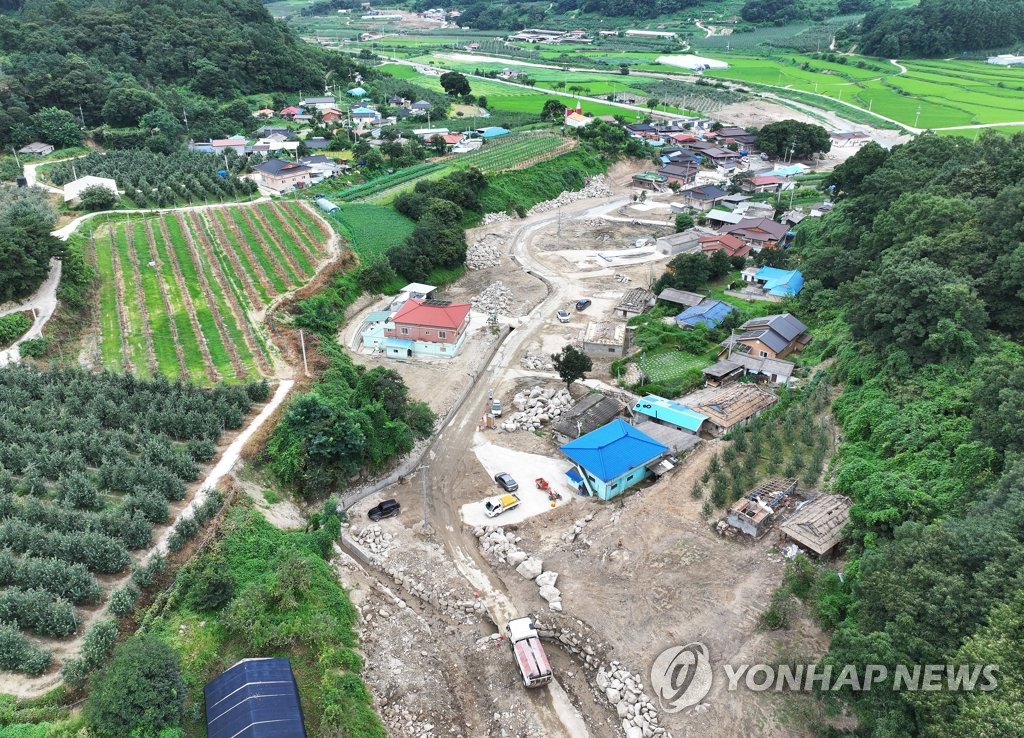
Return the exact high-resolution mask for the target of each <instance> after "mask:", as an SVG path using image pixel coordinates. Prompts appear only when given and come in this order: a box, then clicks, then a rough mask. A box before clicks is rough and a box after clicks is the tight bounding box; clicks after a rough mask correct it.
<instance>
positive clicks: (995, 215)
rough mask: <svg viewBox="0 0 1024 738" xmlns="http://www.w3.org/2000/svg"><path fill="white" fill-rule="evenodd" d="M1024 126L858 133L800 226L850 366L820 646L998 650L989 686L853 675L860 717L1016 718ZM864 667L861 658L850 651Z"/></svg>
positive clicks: (882, 731)
mask: <svg viewBox="0 0 1024 738" xmlns="http://www.w3.org/2000/svg"><path fill="white" fill-rule="evenodd" d="M1022 178H1024V136H1020V135H1018V136H1016V137H1014V138H1012V139H1009V138H1005V137H1001V136H998V135H985V136H982V137H981V138H980V139H979V140H978V141H977V142H970V141H964V140H955V139H952V138H940V137H935V136H924V137H919V138H918V139H916V140H914V141H913V142H911V143H909V144H906V145H904V146H899V147H896V148H894V149H893V150H892V151H891V152H886V151H885V150H883V149H881V148H879V147H877V146H875V145H874V144H869V145H868V146H866V147H864V148H863V149H862V150H861V151H860V153H858V154H857V155H856V156H855V157H853V158H852V159H850V160H849V161H848V162H846V163H845V164H843V165H841V166H839V167H837V169H836V170H835V173H834V175H833V178H832V179H833V181H832V184H834V185H835V187H836V190H837V192H838V197H839V202H838V204H837V206H836V208H835V209H834V211H833V212H832V213H831V214H830V215H828V216H826V217H825V218H823V219H821V220H820V221H817V222H815V223H812V224H809V225H807V226H805V227H803V228H802V229H801V230H800V232H799V236H798V240H799V246H798V253H799V255H800V258H801V268H802V269H803V271H804V274H805V275H808V276H810V277H811V279H810V280H809V282H808V283H807V285H806V288H805V290H804V292H803V294H802V295H801V300H802V303H803V304H802V308H803V309H805V310H806V311H807V312H808V314H809V315H813V316H815V318H816V320H817V322H818V324H820V325H826V324H830V325H831V326H832V329H831V330H830V333H831V334H832V339H831V343H830V346H829V352H831V353H833V354H835V355H836V356H837V359H838V360H837V362H836V366H835V372H836V378H837V379H839V380H840V381H842V382H844V383H845V390H844V392H843V394H842V395H841V396H840V397H839V398H838V399H837V400H836V401H835V403H834V407H833V410H834V413H835V416H836V418H837V419H838V421H839V422H840V424H841V426H842V434H843V436H844V438H843V446H842V450H841V453H840V457H839V459H838V462H839V463H838V467H837V472H838V473H837V477H836V484H835V488H836V489H835V491H837V492H841V493H844V494H847V495H850V496H851V497H852V498H853V500H854V502H855V504H854V507H853V510H852V512H851V525H850V528H849V529H848V531H847V533H848V536H850V537H851V539H852V556H851V558H850V561H849V563H848V564H847V566H846V570H845V577H844V579H843V580H840V579H839V578H838V577H836V576H835V575H834V574H822V575H820V579H819V580H818V581H817V582H816V584H815V586H814V587H813V588H812V591H813V596H811V597H809V598H808V601H809V602H811V603H812V606H813V609H814V610H815V612H816V613H817V615H818V617H819V618H820V620H821V621H822V622H823V623H824V624H825V625H826V626H828V627H834V628H835V631H834V635H833V641H832V646H831V650H830V653H829V656H828V657H827V660H828V661H829V662H831V663H833V664H837V665H839V664H858V665H861V666H863V665H865V664H885V665H887V666H888V667H889V668H890V674H891V673H892V671H891V670H892V669H893V668H894V667H895V665H897V664H945V663H954V664H966V663H981V664H986V663H996V664H999V666H1000V671H999V682H1000V689H999V690H997V691H994V692H981V691H975V692H949V691H945V690H943V691H942V692H894V691H892V690H891V689H890V690H881V691H878V690H873V691H870V692H849V693H848V694H847V695H846V697H847V698H848V699H849V700H850V702H851V703H852V705H853V707H854V708H855V710H856V712H857V713H858V715H859V717H860V718H861V721H862V725H863V727H864V728H865V734H866V735H872V736H887V737H888V736H892V737H893V738H895V737H896V736H907V735H928V736H948V737H949V738H953V737H954V736H966V735H992V736H995V735H1017V734H1019V732H1018V729H1017V726H1016V723H1015V722H1014V721H1015V720H1016V718H1015V717H1014V716H1015V715H1017V714H1018V712H1017V711H1019V706H1020V700H1021V697H1022V694H1021V685H1022V683H1024V682H1022V679H1024V649H1022V646H1021V639H1020V633H1021V620H1020V604H1021V602H1022V599H1024V574H1022V573H1021V572H1022V571H1024V568H1022V566H1021V564H1022V563H1024V523H1022V522H1021V521H1022V520H1024V516H1022V514H1021V513H1022V511H1024V459H1022V458H1021V455H1020V454H1021V452H1022V451H1024V432H1022V430H1021V428H1022V427H1024V423H1022V421H1024V371H1022V370H1021V367H1022V366H1024V351H1022V349H1021V347H1020V345H1019V344H1018V343H1016V341H1018V340H1019V339H1020V337H1021V335H1022V332H1024V226H1022V224H1024V186H1022V185H1021V184H1020V183H1021V181H1022ZM861 673H863V671H861Z"/></svg>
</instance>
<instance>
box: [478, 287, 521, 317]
mask: <svg viewBox="0 0 1024 738" xmlns="http://www.w3.org/2000/svg"><path fill="white" fill-rule="evenodd" d="M512 298H513V294H512V290H510V289H508V288H507V287H505V285H503V284H502V283H501V282H500V281H498V282H492V283H491V284H490V285H488V286H487V289H485V290H484V291H483V292H481V293H480V294H479V295H478V296H477V297H475V298H474V299H473V307H475V308H476V309H477V310H479V311H480V312H483V313H488V314H491V315H493V314H501V315H512Z"/></svg>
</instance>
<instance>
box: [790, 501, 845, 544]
mask: <svg viewBox="0 0 1024 738" xmlns="http://www.w3.org/2000/svg"><path fill="white" fill-rule="evenodd" d="M852 506H853V501H852V500H851V499H850V498H849V497H846V496H844V495H819V496H818V497H815V498H814V499H813V500H809V501H807V502H805V503H803V504H802V505H801V506H800V507H798V508H797V510H796V512H795V513H793V514H792V515H791V516H790V518H789V520H787V521H786V522H785V523H783V525H782V532H783V533H784V534H785V535H786V537H787V538H789V539H790V540H791V541H793V542H794V543H796V544H798V545H800V546H803V547H804V548H806V549H808V550H809V551H811V552H813V553H815V554H817V555H818V556H827V555H828V554H829V553H831V552H832V550H833V549H834V548H835V547H836V546H837V545H838V544H839V542H840V541H841V540H842V537H843V526H844V525H846V523H847V521H848V520H849V519H850V508H851V507H852Z"/></svg>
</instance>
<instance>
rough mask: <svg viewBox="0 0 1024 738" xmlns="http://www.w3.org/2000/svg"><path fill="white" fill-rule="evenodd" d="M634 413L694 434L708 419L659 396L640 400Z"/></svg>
mask: <svg viewBox="0 0 1024 738" xmlns="http://www.w3.org/2000/svg"><path fill="white" fill-rule="evenodd" d="M633 411H634V412H637V413H642V414H644V415H646V416H648V417H650V418H654V419H655V420H663V421H665V422H666V423H670V424H672V425H675V426H679V427H680V428H685V429H686V430H688V431H692V432H693V433H696V432H697V431H698V430H700V426H701V423H703V422H704V421H705V420H707V419H708V416H707V415H701V414H700V413H698V412H694V411H693V410H691V409H690V408H688V407H687V406H686V405H680V404H679V403H678V402H673V401H672V400H666V399H665V398H664V397H658V396H657V395H647V397H644V398H642V399H640V400H638V401H637V403H636V405H634V406H633Z"/></svg>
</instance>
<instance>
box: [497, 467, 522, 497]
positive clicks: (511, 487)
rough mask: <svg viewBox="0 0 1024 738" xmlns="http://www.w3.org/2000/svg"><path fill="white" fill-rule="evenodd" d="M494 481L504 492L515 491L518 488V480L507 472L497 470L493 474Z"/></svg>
mask: <svg viewBox="0 0 1024 738" xmlns="http://www.w3.org/2000/svg"><path fill="white" fill-rule="evenodd" d="M494 481H495V482H497V483H498V485H499V486H500V487H501V488H502V489H503V490H505V491H506V492H515V491H516V490H517V489H519V482H517V481H516V480H514V479H513V478H512V475H511V474H509V473H508V472H498V473H497V474H495V475H494Z"/></svg>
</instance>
